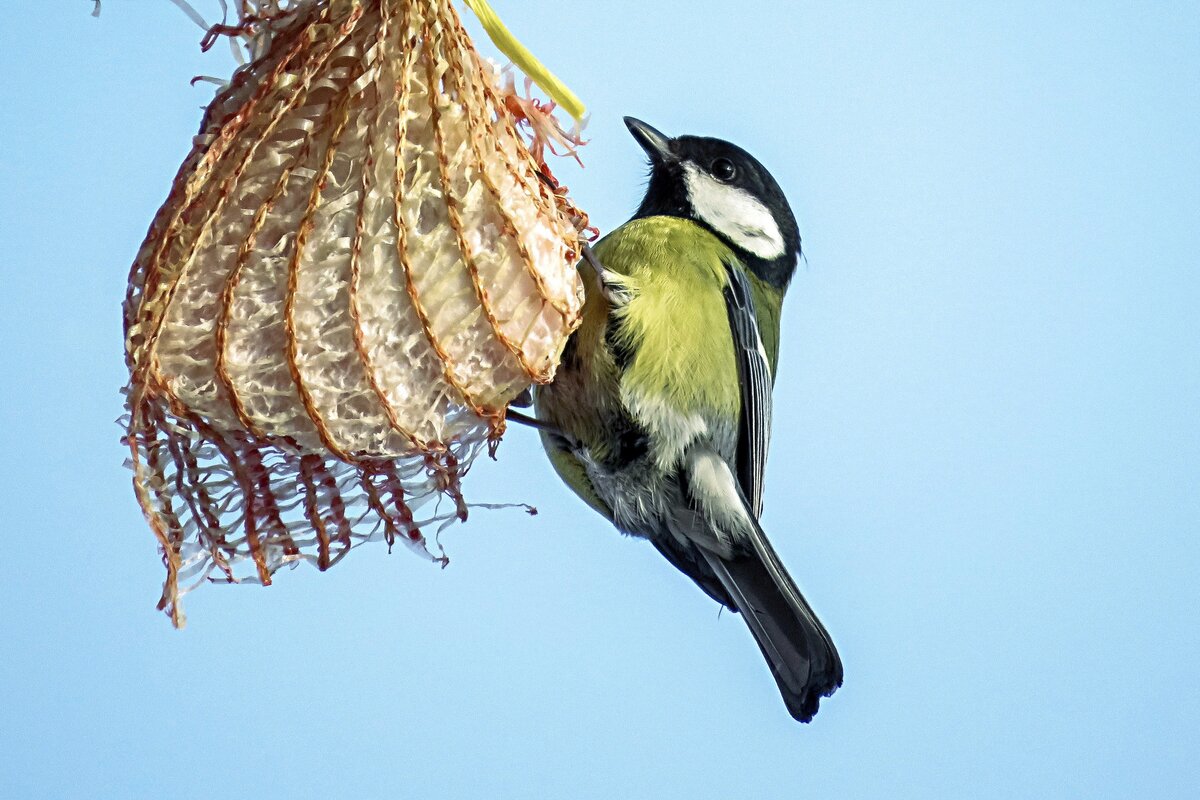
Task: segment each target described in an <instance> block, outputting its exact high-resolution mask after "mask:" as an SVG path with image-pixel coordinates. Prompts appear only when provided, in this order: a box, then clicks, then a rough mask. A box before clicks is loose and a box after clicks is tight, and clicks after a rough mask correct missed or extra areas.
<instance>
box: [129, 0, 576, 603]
mask: <svg viewBox="0 0 1200 800" xmlns="http://www.w3.org/2000/svg"><path fill="white" fill-rule="evenodd" d="M238 13H239V19H238V22H237V24H236V25H230V26H218V27H217V28H214V29H213V32H212V33H211V34H210V37H211V36H214V35H218V34H220V33H226V34H229V35H231V36H235V37H239V38H240V40H241V41H243V43H244V44H245V46H246V48H247V50H248V52H249V53H250V55H251V56H252V58H253V60H252V61H251V62H250V63H249V64H248V65H246V66H244V67H242V68H241V69H240V70H238V71H237V72H236V73H235V74H234V77H233V79H232V81H231V82H230V83H229V84H228V85H227V86H226V87H225V88H224V89H223V90H222V91H220V92H219V93H218V95H217V96H216V98H215V99H214V100H213V102H212V104H211V105H210V106H209V108H208V109H207V111H206V113H205V117H204V121H203V124H202V127H201V132H200V134H199V136H197V137H196V140H195V143H194V147H193V150H192V152H191V153H190V155H189V156H188V158H187V159H186V161H185V162H184V164H183V166H182V168H181V169H180V171H179V174H178V176H177V177H176V179H175V182H174V184H173V186H172V188H171V191H170V194H169V196H168V198H167V201H166V203H165V204H164V205H163V207H162V208H161V209H160V211H159V212H158V214H157V216H156V218H155V220H154V221H153V223H152V225H151V228H150V231H149V234H148V235H147V238H146V240H145V242H144V244H143V245H142V247H141V250H140V252H139V254H138V256H137V259H136V261H135V263H134V265H133V268H132V271H131V274H130V280H129V291H128V295H127V298H126V302H125V327H126V353H127V362H128V365H129V369H130V376H131V377H130V383H129V387H128V390H127V407H128V413H129V416H128V436H127V441H128V444H129V447H130V452H131V462H132V467H133V470H134V487H135V490H136V493H137V497H138V501H139V503H140V504H141V507H142V509H143V511H144V512H145V515H146V518H147V520H148V522H149V524H150V527H151V528H152V530H153V531H154V533H155V535H156V536H157V538H158V541H159V544H160V547H161V549H162V552H163V559H164V562H165V564H166V567H167V577H166V581H165V583H164V587H163V594H162V598H161V601H160V603H159V607H160V608H161V609H163V610H164V611H166V612H167V613H168V614H169V615H170V616H171V618H172V620H173V621H174V622H175V624H176V625H181V624H182V623H183V621H184V620H183V614H182V610H181V608H180V602H179V600H180V596H181V595H182V594H183V593H184V592H186V591H187V590H188V589H190V588H192V587H194V586H196V585H198V584H200V583H203V582H205V581H209V580H225V581H258V582H261V583H264V584H268V583H270V581H271V576H272V574H273V573H274V572H275V571H276V570H278V569H279V568H280V567H282V566H284V565H285V564H290V563H296V562H300V561H308V562H310V563H312V564H314V565H316V566H317V567H318V568H320V569H327V568H328V567H330V566H332V565H333V564H335V563H337V562H338V561H339V560H340V559H342V558H343V557H344V556H345V555H346V553H347V552H349V550H350V549H351V548H352V547H354V546H355V545H356V544H358V543H361V542H363V541H368V540H374V539H383V540H386V541H387V542H388V543H389V544H391V543H394V542H395V541H402V542H404V543H406V544H408V545H409V546H411V547H412V548H414V549H415V550H417V551H418V552H420V553H422V554H424V555H426V556H427V557H429V558H431V559H435V560H442V561H443V563H444V559H445V556H444V554H442V553H440V552H437V553H435V552H432V551H431V550H430V548H429V547H428V546H427V540H426V535H425V532H426V531H427V530H428V527H429V526H430V525H433V524H440V523H441V522H443V521H446V520H453V519H461V520H465V519H466V516H467V508H468V507H467V504H466V502H465V500H464V499H463V494H462V490H461V479H462V477H463V475H464V474H465V473H466V471H467V470H468V469H469V467H470V465H471V463H472V461H473V460H474V459H475V458H476V456H477V455H478V454H479V453H480V452H481V450H482V449H483V448H484V447H486V446H488V445H490V446H491V447H492V448H494V447H495V445H496V443H497V442H498V440H499V437H500V435H501V434H502V433H503V431H504V412H505V408H506V406H507V404H508V403H509V402H510V401H511V400H512V399H513V398H514V397H515V396H516V395H518V394H519V393H520V392H522V391H523V390H524V389H525V388H526V387H528V386H529V385H530V384H531V383H541V382H547V381H549V380H550V379H551V378H552V377H553V374H554V370H555V367H556V365H557V362H558V357H559V354H560V353H561V350H562V347H563V346H564V344H565V342H566V339H567V337H568V336H569V334H570V332H571V331H572V330H573V329H574V327H575V326H576V325H577V323H578V319H579V313H580V308H581V301H582V288H581V286H580V283H579V279H578V276H577V274H576V272H575V269H574V263H575V260H576V255H577V251H578V248H579V246H580V236H581V233H582V231H583V230H584V229H585V227H586V218H585V217H584V216H583V215H582V214H581V213H580V212H579V211H578V210H577V209H575V208H574V206H573V205H572V204H571V203H570V202H569V201H568V200H567V198H566V195H565V191H563V190H562V189H561V188H560V187H559V186H558V185H557V183H555V181H554V179H553V177H552V176H551V175H550V172H549V170H548V168H547V167H546V164H545V162H544V160H543V157H542V152H543V148H544V147H545V146H546V144H547V137H550V138H551V141H550V142H549V144H550V146H551V147H554V146H555V141H557V142H558V143H560V144H566V145H567V146H568V148H569V147H570V144H571V143H570V141H569V139H568V138H567V137H564V135H563V134H562V131H561V128H559V127H558V126H557V123H556V122H554V121H553V118H552V117H551V116H550V115H549V113H548V110H549V109H548V108H547V107H546V106H543V105H541V104H540V103H537V102H535V101H530V100H529V99H528V98H527V97H526V98H523V97H521V96H520V95H518V94H517V93H516V91H515V87H514V85H513V81H512V79H511V77H507V76H504V75H500V74H498V73H497V71H496V70H495V69H494V68H493V67H492V66H491V65H490V64H489V63H488V62H487V61H485V60H484V59H483V58H482V57H481V56H480V55H479V54H478V53H477V52H476V50H475V49H474V47H473V46H472V43H471V41H470V40H469V38H468V36H467V33H466V31H465V30H464V29H463V27H462V25H461V22H460V20H459V19H458V17H457V15H456V14H455V11H454V9H453V8H452V6H451V5H450V3H449V2H448V1H447V0H409V1H408V2H405V1H404V0H361V1H360V0H325V1H323V2H322V1H319V0H307V1H304V0H302V1H301V2H292V3H284V2H276V0H264V2H260V3H257V4H251V3H245V2H243V3H241V4H240V6H239V8H238ZM209 43H211V42H209ZM530 134H532V142H533V144H532V146H531V144H530V141H529V139H528V138H527V137H529V136H530ZM435 549H436V548H435Z"/></svg>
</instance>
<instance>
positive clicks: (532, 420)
mask: <svg viewBox="0 0 1200 800" xmlns="http://www.w3.org/2000/svg"><path fill="white" fill-rule="evenodd" d="M504 418H505V419H506V420H508V421H509V422H517V423H520V424H521V425H527V426H529V427H530V428H536V429H537V430H539V431H546V432H548V433H553V434H556V435H558V436H562V435H563V434H562V431H560V430H559V429H558V428H557V427H555V426H554V425H551V424H550V423H549V422H543V421H542V420H540V419H538V418H537V417H531V416H529V415H528V414H522V413H521V412H520V411H514V410H513V409H511V408H509V409H507V410H505V412H504Z"/></svg>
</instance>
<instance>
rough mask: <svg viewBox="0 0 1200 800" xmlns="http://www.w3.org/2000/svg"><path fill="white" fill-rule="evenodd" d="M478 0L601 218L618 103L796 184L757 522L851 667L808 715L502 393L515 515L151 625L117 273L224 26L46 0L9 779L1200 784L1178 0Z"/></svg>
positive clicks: (9, 588) (8, 541)
mask: <svg viewBox="0 0 1200 800" xmlns="http://www.w3.org/2000/svg"><path fill="white" fill-rule="evenodd" d="M195 2H196V4H197V7H199V8H201V9H203V10H204V11H206V12H208V13H209V15H210V16H215V15H214V14H212V13H211V12H212V9H214V8H216V5H217V4H216V2H215V0H214V2H212V3H210V4H208V5H207V6H206V5H205V3H204V0H195ZM494 5H495V7H496V9H497V11H498V12H499V13H500V14H501V15H502V16H503V18H504V19H505V21H506V22H507V23H508V24H509V26H510V27H511V28H512V29H513V30H514V31H515V32H516V33H518V35H520V36H521V37H522V39H523V40H524V41H525V42H526V44H528V45H529V46H530V48H531V49H532V50H533V51H534V52H535V53H537V54H538V55H539V56H540V57H541V58H542V59H543V60H544V61H545V62H546V63H547V64H549V65H550V66H551V67H552V68H553V69H555V71H556V72H558V73H559V75H560V76H561V77H562V78H563V79H564V80H566V81H567V83H568V84H569V85H570V86H571V87H572V88H573V89H574V90H575V91H576V92H578V94H579V95H580V96H581V97H583V99H584V100H585V101H586V102H587V103H588V104H589V106H590V110H591V113H592V119H591V125H590V127H589V129H588V133H589V135H590V136H591V138H592V143H591V144H590V145H589V146H588V147H587V149H586V152H585V160H586V161H587V164H588V166H587V168H586V170H583V171H579V170H577V169H573V168H571V167H569V166H566V165H565V163H564V168H563V169H562V171H561V173H562V174H561V177H562V178H563V179H564V180H565V181H566V182H567V183H568V184H570V185H571V186H572V188H573V189H574V196H575V198H576V200H577V201H578V202H579V203H580V205H581V206H583V207H584V208H586V209H588V210H589V211H590V213H591V215H592V218H593V221H594V222H595V223H596V224H598V225H599V226H600V227H601V229H603V230H606V231H607V230H611V229H612V228H613V227H615V226H616V225H618V224H620V223H621V222H622V221H623V220H624V219H626V218H627V217H628V216H629V214H630V213H631V212H632V210H633V208H634V207H635V206H636V204H637V201H638V199H639V197H640V192H641V189H642V180H643V176H644V168H643V164H642V154H641V151H640V150H639V148H638V147H637V146H636V144H635V143H634V142H633V141H632V140H631V139H630V138H629V137H628V135H627V134H626V133H625V131H624V128H623V126H622V125H621V122H620V118H621V116H622V115H624V114H632V115H635V116H638V117H640V118H642V119H645V120H646V121H648V122H650V123H652V124H654V125H656V126H658V127H659V128H661V129H662V130H664V131H666V132H668V133H672V134H678V133H696V134H708V135H717V136H721V137H723V138H727V139H730V140H732V141H735V142H737V143H739V144H741V145H743V146H745V147H746V148H747V149H749V150H750V151H751V152H753V153H755V154H756V155H757V156H758V157H759V158H760V159H761V160H762V161H763V162H764V163H765V164H766V165H767V166H768V167H769V168H770V169H771V170H772V172H773V173H774V174H775V176H776V177H777V178H778V179H779V182H780V183H781V184H782V186H783V187H784V189H785V191H786V192H787V194H788V196H789V198H790V199H791V202H792V205H793V207H794V208H795V210H796V213H797V216H798V218H799V220H800V226H801V231H802V233H803V236H804V242H805V250H806V252H807V254H808V261H807V264H806V265H804V266H802V268H801V271H800V272H799V273H798V275H797V278H796V280H795V282H794V283H793V286H792V289H791V292H790V294H789V297H788V303H787V305H786V306H785V319H784V330H783V349H782V367H781V371H780V375H779V385H778V388H777V392H778V393H777V399H776V409H777V411H776V413H777V416H776V424H775V439H774V442H773V448H772V461H771V464H770V469H769V471H768V476H767V492H766V513H765V517H764V523H765V527H766V528H767V530H768V531H769V532H770V533H771V535H772V538H773V540H774V541H775V543H776V545H777V548H778V549H779V550H780V552H781V554H782V556H783V558H784V560H785V561H786V562H787V563H788V564H789V566H790V567H791V569H792V572H793V573H794V575H795V576H796V577H797V579H798V581H799V582H800V584H801V585H802V586H803V587H804V589H805V592H806V594H807V595H808V597H809V598H810V599H811V600H812V602H813V604H814V605H815V606H816V608H817V609H818V611H819V612H820V614H821V616H822V618H823V619H824V620H825V622H826V624H827V625H828V627H829V628H830V630H831V631H832V633H833V635H834V637H835V639H836V641H837V642H838V644H839V647H840V649H841V652H842V655H843V658H844V660H845V664H846V684H845V686H844V688H843V689H842V690H841V691H840V692H839V693H838V694H837V695H836V696H835V697H834V698H833V699H831V700H829V701H827V702H826V703H825V704H823V706H822V711H821V713H820V715H819V716H818V717H817V719H816V721H815V722H814V723H813V724H812V725H810V726H801V725H798V724H796V723H794V722H793V721H792V720H791V719H790V718H789V717H788V716H787V714H786V712H785V711H784V709H783V707H782V705H781V703H780V702H779V699H778V697H777V695H776V690H775V687H774V685H773V682H772V680H771V678H770V676H769V674H768V673H767V671H766V669H765V667H764V666H763V664H762V663H761V660H760V657H759V654H758V652H757V650H756V648H755V647H754V644H753V642H752V640H751V639H750V637H749V635H748V634H747V632H746V631H745V630H744V626H743V624H742V622H741V620H740V619H739V618H738V617H737V616H736V615H732V614H724V615H718V614H717V609H716V607H715V606H714V605H713V604H712V603H711V602H710V601H708V600H707V599H706V598H705V597H703V596H702V595H701V594H700V593H699V592H698V591H697V590H696V589H695V587H694V586H693V585H692V584H691V583H690V582H689V581H687V580H686V579H685V578H683V577H682V576H680V575H678V574H677V573H675V571H674V570H673V569H672V568H671V567H670V566H669V565H668V564H666V563H665V562H664V561H662V560H661V559H660V558H659V557H658V556H657V554H655V553H653V552H652V550H651V548H649V547H648V546H646V545H644V544H642V543H640V542H636V541H633V540H629V539H625V538H622V537H620V536H619V535H618V534H616V533H614V532H613V531H611V530H610V529H608V528H607V527H606V525H605V523H603V521H602V520H600V519H599V518H598V517H596V516H594V515H593V514H592V513H591V512H590V511H589V510H588V509H587V508H585V507H584V506H583V505H582V504H581V503H579V502H577V501H576V500H574V498H573V497H572V496H570V495H569V493H568V492H567V491H566V490H565V489H563V488H562V487H561V486H559V485H558V484H557V483H556V482H555V479H554V478H553V475H552V473H551V471H550V470H549V468H548V466H547V465H546V463H545V462H544V459H543V458H542V455H541V452H540V449H539V448H538V446H537V444H536V441H535V440H534V437H532V436H531V435H529V434H528V433H527V432H526V431H523V430H515V431H513V432H512V433H511V434H510V436H509V437H508V438H507V439H506V440H505V442H504V445H503V447H502V449H501V460H500V461H499V463H498V464H496V465H482V466H481V468H480V469H479V470H478V471H476V472H474V473H472V476H471V480H470V481H469V483H468V487H467V488H468V490H469V491H470V492H471V494H472V496H473V497H475V498H476V499H479V500H491V501H527V502H530V503H533V504H534V505H536V506H537V507H538V508H539V509H540V511H541V513H540V514H539V515H538V516H537V517H533V518H530V517H527V516H525V515H523V514H520V513H519V512H503V511H495V512H485V511H479V512H476V514H475V515H474V516H473V518H472V520H471V522H470V523H469V524H468V525H466V526H463V527H461V528H457V529H454V530H452V531H450V532H447V533H446V534H445V535H444V536H443V543H444V544H445V545H446V547H447V550H448V551H449V552H450V554H451V556H452V558H453V564H452V565H451V567H450V568H449V569H447V570H445V571H440V570H437V569H435V568H432V567H430V566H429V565H428V564H426V563H424V562H422V561H420V560H418V559H415V558H413V557H412V556H410V555H409V554H408V553H407V552H406V551H404V550H403V549H398V550H397V551H396V553H395V554H393V555H391V556H388V555H387V554H386V553H385V550H384V548H383V547H382V546H379V547H375V548H373V549H372V548H363V549H360V550H359V551H357V552H356V553H355V554H354V556H353V557H351V558H349V559H348V560H347V561H346V562H345V563H343V564H342V565H340V566H338V567H337V569H335V570H333V571H331V572H329V573H327V574H324V575H322V574H319V573H317V572H316V571H315V570H310V569H299V570H296V571H294V572H290V573H286V574H283V575H281V576H280V578H279V580H277V582H276V585H275V586H274V587H272V588H270V589H265V590H264V589H261V588H258V587H250V586H246V587H208V588H205V589H203V590H202V591H199V592H196V593H194V594H192V595H190V596H189V597H188V605H187V608H188V612H189V615H190V625H189V627H188V629H187V630H186V631H185V632H177V631H174V630H172V629H171V628H170V626H169V624H168V623H167V620H166V619H165V618H164V617H162V616H161V615H159V614H158V613H157V612H155V611H154V608H153V606H154V601H155V600H156V599H157V596H158V591H159V585H160V581H161V575H162V567H161V564H160V562H159V559H158V557H157V555H156V553H155V546H154V541H153V538H152V537H151V535H150V533H149V532H148V530H147V529H146V527H145V525H144V523H143V522H142V520H141V518H140V514H139V512H138V510H137V508H136V504H135V502H134V499H133V496H132V492H131V490H130V486H129V475H128V474H127V472H126V471H125V470H124V469H123V468H122V466H121V462H122V458H123V455H124V454H123V452H122V449H121V447H120V446H119V444H118V436H119V430H118V428H117V426H116V424H115V423H114V420H115V419H116V418H117V417H118V416H119V415H120V413H121V398H120V396H119V394H118V389H119V387H120V386H121V385H122V384H123V383H124V380H125V373H124V364H123V360H122V351H121V331H120V315H119V305H120V299H121V297H122V295H123V292H124V284H125V278H126V274H127V270H128V266H129V263H130V261H131V260H132V258H133V256H134V253H135V251H136V249H137V246H138V244H139V243H140V241H141V239H142V237H143V236H144V234H145V230H146V227H147V226H148V224H149V221H150V218H151V215H152V214H153V212H154V211H155V209H156V208H157V207H158V205H159V204H160V203H161V202H162V200H163V199H164V198H165V196H166V192H167V188H168V185H169V182H170V180H171V178H172V176H173V175H174V172H175V170H176V168H177V167H178V164H179V162H180V161H181V160H182V158H183V156H184V155H185V154H186V152H187V150H188V147H189V140H190V137H191V135H192V134H193V133H194V131H195V129H196V127H197V125H198V122H199V117H200V109H201V107H202V106H203V105H204V104H205V103H206V102H207V100H208V98H209V97H210V96H211V92H210V89H209V88H208V87H205V86H199V87H196V88H192V87H189V85H188V79H189V78H191V77H192V76H193V75H196V74H222V73H224V72H227V70H228V69H229V62H228V57H227V55H225V54H224V53H214V54H211V55H208V56H202V55H201V54H200V53H199V51H198V47H197V42H198V39H199V37H200V31H199V30H198V29H197V28H195V27H193V26H192V25H191V23H189V22H188V21H187V19H186V18H185V17H184V16H183V15H181V14H180V13H179V12H178V11H177V10H176V9H175V8H174V7H172V6H171V4H170V3H167V2H165V0H106V2H105V4H104V13H103V14H102V16H101V17H100V18H99V19H98V20H97V19H92V18H91V17H90V16H89V12H90V8H91V3H90V2H85V0H70V1H69V2H68V1H66V0H61V1H60V2H55V3H42V4H37V7H36V11H35V12H33V13H27V14H26V15H25V16H24V17H20V18H18V17H16V16H14V15H11V14H10V15H9V19H8V23H7V24H6V27H5V31H4V33H3V38H4V47H2V48H0V70H2V72H3V74H4V75H5V76H6V80H5V81H4V82H3V84H2V85H0V108H2V109H3V112H2V113H3V117H2V118H0V120H2V121H0V186H3V191H2V192H0V242H2V243H3V251H2V252H3V257H2V263H3V275H4V278H5V289H6V290H5V292H4V293H3V295H2V296H0V304H2V308H3V313H0V336H2V340H3V342H4V343H5V346H4V348H3V349H2V350H0V376H3V377H2V378H0V380H2V381H3V394H2V397H3V399H2V400H0V415H2V416H0V421H2V423H3V424H0V452H3V454H4V456H3V458H2V459H0V507H2V508H3V509H4V523H3V528H4V547H3V553H4V557H3V562H2V566H0V571H2V574H3V579H2V580H0V642H2V643H3V645H2V647H0V708H2V709H3V715H2V718H0V795H2V796H5V797H72V798H73V797H80V798H83V797H86V798H94V797H122V798H142V797H146V798H150V797H154V798H158V797H172V798H190V797H207V796H212V795H213V794H220V795H223V796H256V797H268V798H269V797H288V798H303V797H318V796H320V797H363V798H371V797H445V798H472V797H486V798H540V797H571V798H592V797H595V798H607V797H654V798H676V797H679V798H683V797H686V798H728V797H767V796H811V797H834V796H844V797H860V798H928V797H943V796H969V797H975V798H1007V797H1026V796H1045V797H1080V798H1107V797H1112V798H1119V797H1132V796H1137V797H1164V798H1165V797H1180V796H1187V795H1191V794H1195V793H1197V792H1198V791H1200V779H1197V777H1196V775H1197V773H1196V770H1195V764H1194V761H1195V741H1196V739H1195V737H1196V730H1197V728H1198V727H1200V693H1198V692H1197V691H1196V689H1195V679H1194V676H1193V674H1192V672H1193V670H1194V667H1195V664H1196V663H1197V661H1198V660H1200V626H1198V625H1197V622H1196V614H1197V610H1198V609H1200V603H1198V602H1197V601H1198V599H1200V598H1198V597H1197V594H1198V591H1197V588H1196V577H1195V576H1196V574H1197V571H1198V570H1200V556H1198V552H1197V551H1198V547H1197V543H1196V539H1197V534H1198V533H1200V499H1198V491H1197V490H1198V488H1200V431H1198V426H1197V419H1200V323H1198V322H1197V307H1198V304H1200V274H1198V271H1197V255H1196V252H1197V245H1198V234H1200V216H1198V215H1200V147H1198V146H1197V143H1198V142H1200V77H1198V76H1200V11H1198V10H1197V7H1196V5H1195V4H1194V3H1167V2H1163V3H1153V4H1150V3H1124V4H1122V3H1095V4H1075V3H1070V4H1067V3H1053V4H1046V3H1010V4H1002V5H995V6H994V7H993V6H992V5H990V4H981V3H974V4H966V3H927V4H900V3H872V4H861V3H807V2H798V3H779V2H774V3H768V2H764V1H761V0H743V1H742V2H739V3H736V4H732V5H731V4H726V3H692V4H685V5H683V6H681V5H680V4H677V3H660V2H653V0H641V1H640V2H636V3H635V2H623V1H622V2H609V3H595V4H583V3H580V4H568V3H551V2H535V1H533V0H529V1H528V2H513V1H512V0H495V3H494ZM681 7H686V8H687V11H686V12H681V11H680V10H679V9H680V8H681ZM30 8H33V6H30ZM34 14H36V16H34Z"/></svg>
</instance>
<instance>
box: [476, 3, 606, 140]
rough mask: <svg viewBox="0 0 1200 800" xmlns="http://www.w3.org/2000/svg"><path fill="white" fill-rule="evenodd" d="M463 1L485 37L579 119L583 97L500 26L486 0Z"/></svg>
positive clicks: (583, 109)
mask: <svg viewBox="0 0 1200 800" xmlns="http://www.w3.org/2000/svg"><path fill="white" fill-rule="evenodd" d="M465 2H466V4H467V8H469V9H471V10H472V11H473V12H475V16H477V17H479V21H480V23H482V24H483V29H484V31H486V32H487V35H488V38H489V39H491V40H492V44H494V45H496V47H497V48H498V49H499V50H500V52H501V53H504V55H506V56H508V58H509V60H511V61H512V62H513V63H514V64H516V65H517V67H518V68H519V69H520V70H521V71H522V72H524V73H525V74H526V75H528V76H529V77H530V78H531V79H532V80H533V82H534V83H536V84H537V85H538V86H539V87H541V89H542V91H543V92H545V93H546V94H548V95H550V99H551V100H553V101H554V102H556V103H558V105H559V106H560V107H562V109H563V110H564V111H566V112H567V113H568V114H570V115H571V116H572V117H573V118H574V119H576V120H580V119H583V115H584V113H585V111H586V109H585V108H584V107H583V101H582V100H580V99H579V98H578V97H576V96H575V93H574V92H572V91H571V90H570V89H568V88H567V87H566V86H565V85H564V84H563V82H562V81H560V80H559V79H558V78H556V77H554V73H552V72H551V71H550V70H548V69H546V67H545V66H544V65H543V64H542V62H540V61H538V60H537V58H536V57H535V56H534V55H533V53H531V52H529V50H528V49H527V48H526V47H525V45H523V44H521V43H520V42H518V41H517V37H515V36H513V35H512V33H511V32H510V31H509V30H508V28H506V27H504V23H503V22H501V21H500V18H499V17H497V16H496V12H495V11H492V7H491V6H490V5H488V2H487V0H465Z"/></svg>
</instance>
